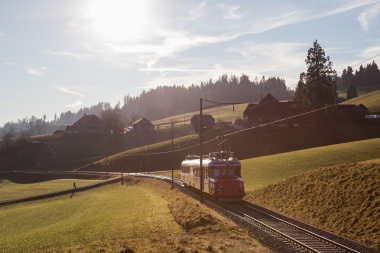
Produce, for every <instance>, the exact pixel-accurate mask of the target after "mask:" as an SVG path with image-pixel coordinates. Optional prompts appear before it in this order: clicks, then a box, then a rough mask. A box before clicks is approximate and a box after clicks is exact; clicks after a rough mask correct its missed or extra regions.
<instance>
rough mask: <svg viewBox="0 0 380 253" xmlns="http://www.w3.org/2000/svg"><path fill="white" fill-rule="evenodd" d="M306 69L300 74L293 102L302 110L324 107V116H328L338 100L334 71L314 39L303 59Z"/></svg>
mask: <svg viewBox="0 0 380 253" xmlns="http://www.w3.org/2000/svg"><path fill="white" fill-rule="evenodd" d="M305 62H306V66H307V71H306V73H305V72H303V73H301V74H300V80H299V82H298V86H297V88H296V91H295V94H294V103H295V105H296V106H297V107H299V108H302V109H304V110H315V109H321V108H325V107H326V106H327V107H326V110H323V114H324V116H327V117H329V116H330V115H331V112H332V111H333V109H334V106H333V105H335V104H336V103H337V101H338V93H337V90H336V71H335V70H334V69H333V68H332V66H333V64H332V62H331V61H330V57H329V56H327V57H326V56H325V51H324V50H323V48H322V47H321V46H320V45H319V43H318V41H317V40H316V41H315V42H314V44H313V47H312V48H310V49H309V50H308V54H307V57H306V59H305Z"/></svg>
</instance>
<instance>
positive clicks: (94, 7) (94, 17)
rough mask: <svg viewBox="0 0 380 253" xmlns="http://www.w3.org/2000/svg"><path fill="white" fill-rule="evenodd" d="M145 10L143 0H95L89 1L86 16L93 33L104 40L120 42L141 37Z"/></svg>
mask: <svg viewBox="0 0 380 253" xmlns="http://www.w3.org/2000/svg"><path fill="white" fill-rule="evenodd" d="M146 12H147V11H146V3H145V1H144V0H139V1H125V0H97V1H94V2H91V3H90V5H89V8H88V12H87V17H88V18H90V20H91V22H92V24H91V27H92V29H93V32H94V33H95V35H97V36H101V37H102V38H103V39H104V40H106V41H111V42H122V41H125V40H137V39H139V38H142V37H143V35H144V28H145V24H146V18H147V15H146Z"/></svg>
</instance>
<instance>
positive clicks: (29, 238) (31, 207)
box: [0, 179, 269, 253]
mask: <svg viewBox="0 0 380 253" xmlns="http://www.w3.org/2000/svg"><path fill="white" fill-rule="evenodd" d="M198 203H199V202H198V201H197V200H193V199H191V198H190V197H187V196H186V195H184V194H183V193H181V192H179V191H177V190H176V189H175V190H170V185H169V184H167V183H164V182H159V181H157V180H149V179H144V180H143V179H140V180H137V181H136V180H134V181H133V184H127V185H124V186H122V185H120V184H113V185H108V186H104V187H101V188H97V189H94V190H89V191H85V192H78V193H76V194H75V195H74V196H72V197H70V196H69V195H68V196H61V197H56V198H53V199H47V200H40V201H33V202H28V203H23V204H15V205H10V206H2V207H0V220H1V223H0V252H3V253H8V252H12V253H14V252H269V250H268V249H266V248H264V247H263V246H261V245H260V244H259V243H257V242H256V241H255V240H253V239H252V238H250V237H249V236H248V235H247V232H244V231H243V230H242V229H240V228H239V227H237V226H236V225H235V224H234V223H232V222H231V221H230V220H228V219H226V218H224V217H222V216H220V215H219V214H217V213H216V212H214V211H211V210H210V209H208V208H206V207H205V206H199V205H198Z"/></svg>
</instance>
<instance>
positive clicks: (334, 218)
mask: <svg viewBox="0 0 380 253" xmlns="http://www.w3.org/2000/svg"><path fill="white" fill-rule="evenodd" d="M326 158H327V157H326ZM350 160H352V159H350V157H349V156H347V162H348V161H350ZM246 199H247V200H249V201H251V202H254V203H257V204H259V205H263V206H265V207H267V208H269V209H272V210H275V211H277V212H281V213H283V214H285V215H287V216H290V217H294V218H296V219H300V220H303V221H305V222H307V223H309V224H312V225H315V226H318V227H321V228H324V229H325V230H328V231H331V232H333V233H336V234H339V235H341V236H344V237H346V238H349V239H352V240H354V241H357V242H359V243H361V244H364V245H366V246H368V247H371V248H373V249H376V250H380V229H379V220H380V159H377V160H372V161H371V160H369V161H364V162H359V163H349V164H342V165H336V166H333V167H327V168H320V169H316V170H312V171H309V172H305V173H303V174H299V175H298V176H295V177H292V178H290V179H287V180H285V181H282V182H280V183H278V184H274V185H270V186H267V187H265V188H262V189H259V190H255V191H252V192H249V193H248V195H247V197H246Z"/></svg>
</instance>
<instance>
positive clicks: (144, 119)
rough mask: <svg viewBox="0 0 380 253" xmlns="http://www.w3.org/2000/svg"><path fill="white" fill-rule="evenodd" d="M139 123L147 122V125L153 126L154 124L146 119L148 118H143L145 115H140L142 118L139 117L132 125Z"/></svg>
mask: <svg viewBox="0 0 380 253" xmlns="http://www.w3.org/2000/svg"><path fill="white" fill-rule="evenodd" d="M140 123H144V124H149V125H152V126H154V125H153V124H152V122H150V120H148V119H147V118H145V117H142V118H140V119H138V120H136V121H134V122H133V123H132V125H137V124H140Z"/></svg>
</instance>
